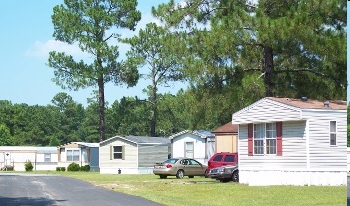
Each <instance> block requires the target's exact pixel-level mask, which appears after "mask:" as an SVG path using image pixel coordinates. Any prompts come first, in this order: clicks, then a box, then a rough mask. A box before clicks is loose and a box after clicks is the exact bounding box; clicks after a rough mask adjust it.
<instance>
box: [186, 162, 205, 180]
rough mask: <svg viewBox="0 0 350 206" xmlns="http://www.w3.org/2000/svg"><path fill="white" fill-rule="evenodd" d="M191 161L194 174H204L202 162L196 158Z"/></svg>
mask: <svg viewBox="0 0 350 206" xmlns="http://www.w3.org/2000/svg"><path fill="white" fill-rule="evenodd" d="M189 162H190V165H189V166H190V167H191V170H192V174H193V176H198V175H204V172H205V168H203V166H202V164H201V163H199V162H198V161H196V160H194V159H190V160H189Z"/></svg>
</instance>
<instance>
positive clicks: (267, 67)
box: [264, 46, 274, 97]
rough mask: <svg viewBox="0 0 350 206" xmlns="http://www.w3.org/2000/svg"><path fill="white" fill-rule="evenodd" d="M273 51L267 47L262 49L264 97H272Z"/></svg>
mask: <svg viewBox="0 0 350 206" xmlns="http://www.w3.org/2000/svg"><path fill="white" fill-rule="evenodd" d="M273 69H274V68H273V51H272V48H271V47H269V46H266V47H264V72H265V79H264V83H265V87H266V97H273V87H274V83H273V82H272V75H273Z"/></svg>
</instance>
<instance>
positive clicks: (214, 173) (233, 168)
mask: <svg viewBox="0 0 350 206" xmlns="http://www.w3.org/2000/svg"><path fill="white" fill-rule="evenodd" d="M208 176H209V177H210V178H212V179H216V180H220V182H229V181H231V180H232V181H234V182H239V170H238V164H236V165H226V166H222V167H216V168H214V169H211V170H210V171H209V173H208Z"/></svg>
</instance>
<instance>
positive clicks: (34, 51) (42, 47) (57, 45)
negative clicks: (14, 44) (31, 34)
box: [26, 40, 89, 58]
mask: <svg viewBox="0 0 350 206" xmlns="http://www.w3.org/2000/svg"><path fill="white" fill-rule="evenodd" d="M50 51H56V52H65V53H66V54H69V55H72V56H74V57H80V58H84V57H88V56H89V54H87V53H84V52H82V51H81V50H80V48H79V46H78V44H76V43H75V44H67V43H64V42H61V41H56V40H48V41H46V42H41V41H36V42H35V43H34V45H33V46H32V47H31V48H30V49H28V50H27V52H26V55H28V56H35V57H45V58H47V57H48V56H49V52H50Z"/></svg>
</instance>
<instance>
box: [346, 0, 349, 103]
mask: <svg viewBox="0 0 350 206" xmlns="http://www.w3.org/2000/svg"><path fill="white" fill-rule="evenodd" d="M349 6H350V2H349V1H347V7H346V8H347V19H346V22H349V20H350V14H349V11H350V9H349ZM349 37H350V34H349V32H348V33H347V38H346V41H347V42H346V44H347V47H348V46H349V45H350V41H349ZM346 51H347V58H346V59H347V60H349V59H350V52H349V49H346ZM346 66H347V68H346V76H347V79H348V87H347V90H346V96H347V101H346V102H349V101H350V87H349V80H350V65H349V63H347V64H346Z"/></svg>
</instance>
